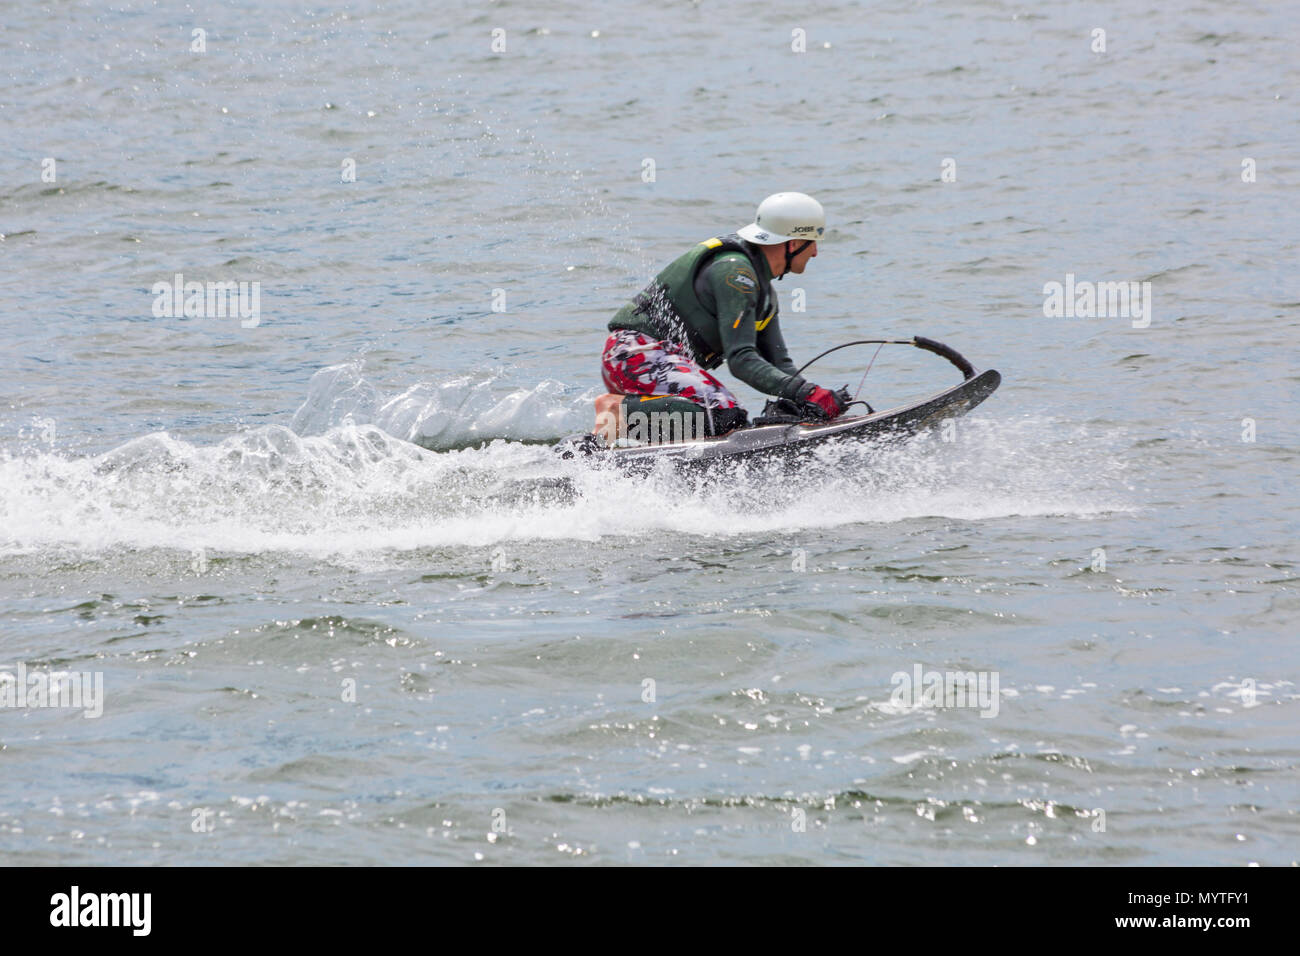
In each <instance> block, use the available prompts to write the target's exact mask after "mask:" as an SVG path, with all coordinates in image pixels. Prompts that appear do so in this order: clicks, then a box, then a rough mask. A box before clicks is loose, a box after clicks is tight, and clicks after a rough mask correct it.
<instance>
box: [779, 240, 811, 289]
mask: <svg viewBox="0 0 1300 956" xmlns="http://www.w3.org/2000/svg"><path fill="white" fill-rule="evenodd" d="M792 242H794V240H793V239H787V240H786V243H785V271H784V272H782V273H781V274H780V275H779V276H777V277H776V281H777V282H780V281H781V280H782V279H784V278H785V275H786V273H787V272H789V271H790V267H791V266H792V265H794V260H796V259H798V258H799V257H800V256H801V255H803V251H804V250H805V249H807V248H808V247H809V246H811V245H812V240H811V239H809V240H805V242H804V244H803V245H802V246H800V247H799V248H798V249H796V250H795V251H794V252H791V251H790V243H792Z"/></svg>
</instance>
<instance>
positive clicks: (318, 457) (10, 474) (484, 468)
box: [0, 421, 1131, 559]
mask: <svg viewBox="0 0 1300 956" xmlns="http://www.w3.org/2000/svg"><path fill="white" fill-rule="evenodd" d="M961 435H962V437H961V439H960V440H959V441H957V442H953V443H944V442H942V441H940V440H938V439H937V438H934V437H930V438H925V437H922V438H920V439H917V440H914V441H911V442H907V443H904V444H899V445H896V446H891V447H887V448H866V449H864V448H862V447H859V446H846V447H838V448H834V447H833V448H827V449H824V450H823V451H822V453H821V454H820V455H819V456H818V458H817V459H816V460H814V461H812V462H810V463H808V464H807V465H806V466H805V467H803V468H801V469H800V470H799V471H798V472H797V473H795V474H784V473H780V472H774V471H765V470H761V469H758V468H754V467H744V468H732V469H723V470H717V471H711V472H708V473H706V474H702V475H698V476H694V477H682V476H679V475H675V474H673V473H672V472H670V471H665V472H663V473H662V474H659V475H657V476H651V477H650V478H630V477H627V476H624V475H622V474H619V473H617V472H613V471H610V470H603V469H594V468H591V467H589V466H587V465H586V464H584V463H582V462H581V461H561V460H559V459H556V458H555V457H554V456H553V455H552V453H551V451H550V449H549V448H547V447H544V446H538V445H524V444H519V443H511V442H506V441H503V440H499V439H498V440H495V441H492V442H490V443H488V444H486V445H485V446H483V447H480V448H467V449H462V450H459V451H448V452H431V451H427V450H424V449H422V448H419V447H417V446H416V445H414V444H411V443H409V442H406V441H402V440H400V439H397V438H394V437H392V436H391V435H389V434H387V433H386V432H384V431H383V430H382V429H380V428H378V427H376V426H374V425H365V426H356V425H348V426H341V427H337V428H331V429H330V430H328V431H327V432H326V433H325V434H323V435H319V436H306V437H304V436H301V435H298V434H295V433H294V432H293V431H292V430H290V429H288V428H284V427H281V426H268V427H263V428H258V429H255V430H251V431H248V432H244V433H242V434H239V435H236V436H233V437H231V438H228V439H226V440H225V441H223V442H221V443H219V444H217V445H215V446H196V445H192V444H189V443H187V442H184V441H179V440H177V439H175V438H172V437H171V436H169V435H167V434H165V433H158V434H152V435H146V436H143V437H141V438H138V439H134V440H132V441H130V442H127V443H126V444H124V445H122V446H120V447H118V448H116V449H114V450H112V451H110V452H108V453H106V454H103V455H99V456H96V457H88V458H69V457H63V456H62V455H60V454H57V453H48V452H47V453H31V454H25V455H23V456H20V457H8V458H5V459H0V523H2V525H3V531H0V551H2V552H4V553H8V554H14V553H30V552H32V551H39V550H42V549H48V548H60V549H68V550H71V551H74V552H80V553H96V552H102V551H104V550H107V549H111V548H122V547H127V548H141V549H144V548H166V549H180V550H183V551H187V552H188V551H193V550H195V549H200V548H201V549H206V550H209V551H217V552H226V553H231V554H254V553H263V552H276V551H285V552H303V553H308V554H311V555H316V556H331V557H340V558H344V559H349V558H357V557H359V556H365V555H369V556H374V555H376V554H380V553H382V552H386V551H410V550H415V549H421V548H439V547H448V546H485V545H492V544H495V543H499V542H504V541H518V540H543V539H569V540H599V539H601V538H604V537H608V536H623V535H626V536H635V537H644V536H646V535H651V534H654V533H657V532H663V533H664V534H666V535H670V536H681V535H709V536H728V535H743V534H754V533H763V532H776V531H779V532H798V531H801V530H809V529H819V528H832V527H838V526H843V525H850V524H855V523H864V524H865V523H879V522H897V521H906V520H911V519H916V518H923V517H929V516H941V517H945V518H951V519H960V520H968V521H982V520H996V519H999V518H1006V517H1009V516H1033V515H1057V514H1059V515H1092V514H1100V513H1104V512H1108V511H1116V510H1127V509H1128V508H1130V507H1131V505H1130V503H1129V502H1127V501H1126V500H1125V498H1124V497H1123V496H1122V495H1121V494H1117V493H1116V491H1115V489H1116V488H1117V487H1120V486H1121V484H1122V483H1121V481H1120V478H1122V475H1120V472H1121V471H1122V469H1121V468H1120V466H1118V465H1116V464H1114V463H1113V461H1114V460H1113V458H1112V459H1110V462H1111V463H1109V464H1106V463H1105V461H1106V459H1105V458H1104V457H1103V456H1099V455H1096V454H1089V453H1087V452H1086V451H1085V450H1083V449H1080V448H1079V447H1078V444H1077V443H1075V442H1071V441H1064V440H1062V439H1061V437H1060V436H1059V435H1058V434H1057V432H1056V430H1055V429H1053V428H1052V427H1050V426H1049V425H1047V424H1045V423H1043V422H1020V423H990V422H973V421H972V422H968V423H966V424H965V426H964V430H963V432H962V433H961ZM1081 455H1082V457H1081ZM1085 466H1086V467H1085ZM557 478H560V479H565V480H567V481H568V482H569V485H568V488H569V493H565V494H560V493H553V489H551V490H547V489H546V488H544V487H543V485H542V483H543V482H545V481H548V480H550V481H553V480H555V479H557ZM530 489H533V490H535V492H536V493H532V492H530ZM543 492H545V493H543Z"/></svg>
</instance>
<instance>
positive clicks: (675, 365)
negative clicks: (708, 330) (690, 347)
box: [600, 329, 740, 408]
mask: <svg viewBox="0 0 1300 956" xmlns="http://www.w3.org/2000/svg"><path fill="white" fill-rule="evenodd" d="M600 366H601V368H600V375H601V378H603V379H604V380H605V387H606V388H607V389H609V390H610V391H611V392H613V393H614V394H616V395H676V396H678V397H679V398H685V399H689V400H690V401H692V402H695V404H697V405H702V406H703V407H705V408H737V407H739V405H740V403H739V402H738V401H736V396H734V395H732V394H731V392H729V391H727V386H725V385H723V384H722V383H721V382H719V381H718V380H717V379H716V378H714V377H713V376H712V375H710V374H709V373H708V372H706V371H705V370H704V369H702V368H700V367H699V365H697V364H696V363H695V360H694V359H692V358H691V355H690V352H689V351H687V349H686V347H685V346H684V345H681V344H679V343H677V342H670V341H667V340H663V341H660V340H659V339H654V338H651V337H650V336H648V335H645V334H643V333H641V332H633V331H632V330H631V329H619V330H618V331H617V332H613V333H611V334H610V336H609V338H608V339H606V340H605V351H604V353H603V354H602V355H601V357H600Z"/></svg>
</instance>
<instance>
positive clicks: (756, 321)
mask: <svg viewBox="0 0 1300 956" xmlns="http://www.w3.org/2000/svg"><path fill="white" fill-rule="evenodd" d="M825 229H826V214H825V212H824V211H823V210H822V206H821V203H819V202H817V200H815V199H813V198H812V197H811V196H806V195H804V194H803V193H795V192H786V193H776V194H774V195H772V196H768V197H767V198H766V199H764V200H763V202H762V203H761V204H759V207H758V213H757V215H756V216H755V217H754V221H753V222H752V223H750V224H749V225H747V226H744V227H742V228H741V229H739V230H737V231H736V232H735V233H733V234H731V235H728V236H722V237H720V238H714V239H706V240H705V241H704V242H701V243H699V244H698V245H696V246H695V247H694V248H693V249H691V250H690V251H689V252H687V253H686V254H685V255H683V256H681V257H679V258H677V259H675V260H674V261H673V262H671V263H669V264H668V265H667V266H666V267H665V268H664V269H663V271H662V272H660V273H659V274H658V275H657V276H656V277H655V278H654V280H653V281H651V283H650V284H649V285H648V286H646V288H645V289H643V290H642V291H641V292H640V293H638V294H637V296H636V297H635V298H634V299H633V300H632V301H631V302H629V303H628V304H627V305H625V306H624V307H623V308H622V309H620V310H619V311H618V312H617V313H616V314H615V316H614V318H613V319H611V320H610V322H609V332H610V334H609V337H608V339H606V341H605V348H604V352H603V354H602V355H601V376H602V378H603V379H604V382H605V387H606V388H608V389H609V393H608V394H605V395H602V396H600V397H599V398H598V399H596V421H597V427H596V430H597V431H598V432H603V433H604V434H605V435H606V439H607V440H611V441H612V439H613V437H614V436H613V434H612V432H613V431H614V428H613V427H611V426H613V425H614V422H615V421H626V419H627V416H628V415H629V414H630V413H632V412H650V413H654V412H663V413H667V414H669V415H674V414H683V413H684V414H687V415H692V414H694V413H697V412H700V411H701V410H702V411H703V413H704V419H705V421H706V423H707V433H708V434H710V435H721V434H724V433H726V432H728V431H731V430H732V429H734V428H738V427H740V426H742V425H745V424H746V423H747V421H748V415H747V414H746V412H745V410H744V409H743V408H741V407H740V403H739V402H738V401H737V400H736V397H735V396H734V395H733V394H732V393H731V392H730V391H729V390H728V389H727V387H726V386H725V385H723V384H722V383H721V382H720V381H718V380H717V379H716V378H715V377H714V376H712V375H710V374H709V370H710V369H715V368H717V367H718V366H719V365H721V364H722V363H723V362H724V361H725V362H726V363H727V370H728V371H729V372H731V374H732V375H734V376H735V377H736V378H738V379H740V380H741V381H742V382H744V383H746V384H747V385H749V386H751V387H752V388H754V389H755V390H757V391H759V392H762V393H763V394H765V395H772V396H776V397H778V398H785V399H790V400H792V401H793V402H795V404H796V405H797V406H798V407H799V408H800V409H801V410H802V411H803V412H804V413H805V414H807V415H808V417H809V418H810V419H814V420H819V419H830V418H835V417H837V416H838V415H840V413H841V412H842V411H843V410H844V408H845V407H846V406H847V405H848V403H849V401H850V400H851V397H850V396H849V395H848V393H847V392H846V391H844V390H842V389H841V390H840V391H838V392H832V391H830V390H829V389H826V388H822V387H820V386H818V385H814V384H813V383H811V382H808V381H805V380H804V379H803V378H802V377H801V376H799V375H798V374H797V372H796V370H795V365H794V362H793V361H791V359H790V354H789V352H788V351H786V347H785V340H784V339H783V338H782V336H781V328H780V324H779V322H778V319H777V312H778V303H777V297H776V292H775V290H774V289H773V288H772V279H774V278H776V279H781V278H783V277H784V276H786V275H788V274H790V273H794V274H795V275H799V274H801V273H802V272H803V271H804V269H805V268H806V267H807V265H808V261H809V260H810V259H813V258H815V257H816V255H817V242H818V240H820V239H821V237H822V234H823V233H824V232H825ZM620 430H621V429H620Z"/></svg>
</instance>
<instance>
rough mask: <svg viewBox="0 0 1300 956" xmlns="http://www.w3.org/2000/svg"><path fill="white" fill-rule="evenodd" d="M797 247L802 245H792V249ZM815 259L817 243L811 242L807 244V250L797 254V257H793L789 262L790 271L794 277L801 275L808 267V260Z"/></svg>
mask: <svg viewBox="0 0 1300 956" xmlns="http://www.w3.org/2000/svg"><path fill="white" fill-rule="evenodd" d="M799 245H802V243H799V244H798V245H794V244H792V248H795V249H797V248H798V247H799ZM815 258H817V243H815V242H812V243H809V244H808V248H806V249H805V250H804V251H803V252H801V253H799V255H797V256H795V257H794V259H792V260H791V262H790V271H791V272H793V273H794V274H795V275H802V274H803V270H804V269H805V268H806V267H807V265H808V260H809V259H815Z"/></svg>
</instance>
